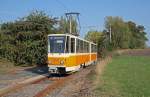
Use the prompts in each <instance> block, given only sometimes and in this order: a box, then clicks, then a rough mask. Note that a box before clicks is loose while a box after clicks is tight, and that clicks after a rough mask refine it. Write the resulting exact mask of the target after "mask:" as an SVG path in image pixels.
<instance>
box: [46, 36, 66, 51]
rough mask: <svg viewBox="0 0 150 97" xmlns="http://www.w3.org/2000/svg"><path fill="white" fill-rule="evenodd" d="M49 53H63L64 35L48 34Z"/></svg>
mask: <svg viewBox="0 0 150 97" xmlns="http://www.w3.org/2000/svg"><path fill="white" fill-rule="evenodd" d="M49 44H50V53H64V49H65V36H50V37H49Z"/></svg>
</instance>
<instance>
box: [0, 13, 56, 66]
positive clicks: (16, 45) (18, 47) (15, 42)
mask: <svg viewBox="0 0 150 97" xmlns="http://www.w3.org/2000/svg"><path fill="white" fill-rule="evenodd" d="M55 23H56V20H55V19H54V18H52V17H49V16H47V15H46V14H45V13H44V12H43V11H34V12H32V13H30V14H29V15H28V16H27V17H23V18H21V19H19V20H17V21H15V22H8V23H4V24H2V25H1V32H0V38H1V41H0V57H4V58H7V59H9V60H11V61H12V62H14V63H16V64H18V65H19V64H29V65H32V64H45V63H46V61H47V35H48V34H50V33H55V31H54V25H55Z"/></svg>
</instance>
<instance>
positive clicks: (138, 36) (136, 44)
mask: <svg viewBox="0 0 150 97" xmlns="http://www.w3.org/2000/svg"><path fill="white" fill-rule="evenodd" d="M127 24H128V28H129V29H130V32H131V41H130V48H145V46H146V44H145V42H146V41H147V38H146V32H144V30H145V28H144V26H142V25H136V24H135V23H134V22H132V21H129V22H127Z"/></svg>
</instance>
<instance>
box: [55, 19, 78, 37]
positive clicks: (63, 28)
mask: <svg viewBox="0 0 150 97" xmlns="http://www.w3.org/2000/svg"><path fill="white" fill-rule="evenodd" d="M71 23H72V33H71V34H73V35H76V34H77V32H78V29H77V22H76V20H74V19H72V20H71ZM58 26H59V27H58V29H56V30H57V33H70V22H69V20H66V19H65V18H64V17H61V18H60V20H59V22H58Z"/></svg>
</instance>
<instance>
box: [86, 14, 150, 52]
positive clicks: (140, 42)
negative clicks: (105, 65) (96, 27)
mask: <svg viewBox="0 0 150 97" xmlns="http://www.w3.org/2000/svg"><path fill="white" fill-rule="evenodd" d="M110 32H111V33H110ZM110 34H111V38H110ZM85 39H88V40H90V41H93V42H95V43H97V44H98V52H99V53H100V54H102V53H104V52H105V51H112V50H115V49H136V48H145V47H146V41H147V40H148V39H147V38H146V32H145V28H144V26H143V25H137V24H136V23H135V22H133V21H127V22H126V21H124V20H123V19H122V18H120V17H112V16H109V17H106V19H105V29H104V30H103V31H102V32H100V31H89V32H88V33H87V34H86V36H85Z"/></svg>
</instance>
